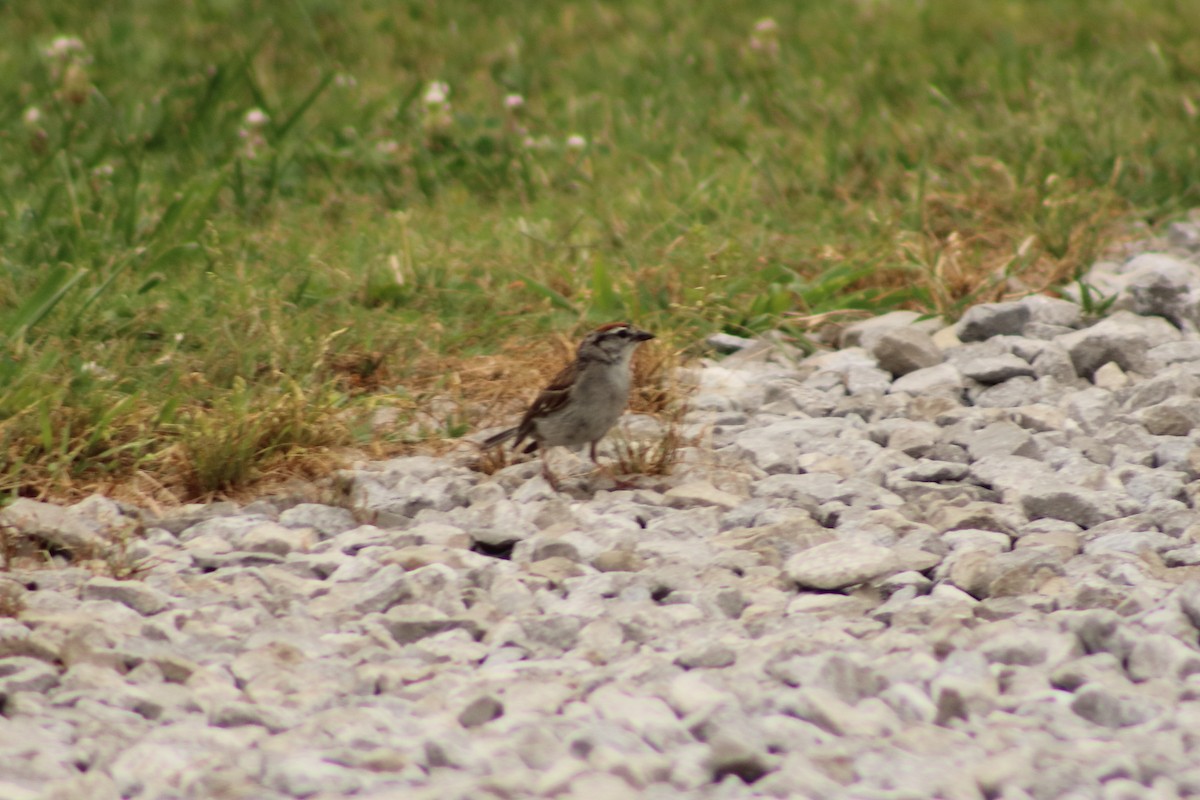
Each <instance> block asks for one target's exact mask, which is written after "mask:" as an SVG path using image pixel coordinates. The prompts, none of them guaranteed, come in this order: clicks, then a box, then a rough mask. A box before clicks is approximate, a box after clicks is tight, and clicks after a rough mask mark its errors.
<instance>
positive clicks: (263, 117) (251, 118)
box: [243, 108, 271, 128]
mask: <svg viewBox="0 0 1200 800" xmlns="http://www.w3.org/2000/svg"><path fill="white" fill-rule="evenodd" d="M243 121H244V122H245V123H246V125H248V126H249V127H251V128H261V127H263V126H264V125H266V124H267V123H268V122H270V121H271V117H270V116H269V115H268V114H267V112H265V111H263V110H262V109H261V108H252V109H250V110H249V111H247V112H246V116H245V118H244V119H243Z"/></svg>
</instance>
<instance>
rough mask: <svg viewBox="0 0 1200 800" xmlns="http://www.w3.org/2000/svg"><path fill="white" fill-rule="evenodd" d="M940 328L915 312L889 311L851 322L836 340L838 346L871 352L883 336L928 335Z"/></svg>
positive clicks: (939, 324)
mask: <svg viewBox="0 0 1200 800" xmlns="http://www.w3.org/2000/svg"><path fill="white" fill-rule="evenodd" d="M940 326H941V323H940V322H938V321H937V320H933V319H930V320H922V319H921V315H920V314H919V313H917V312H916V311H905V310H903V309H901V310H898V311H889V312H888V313H886V314H880V315H879V316H877V317H868V318H867V319H863V320H858V321H856V322H852V323H850V324H849V325H847V326H846V327H845V328H843V329H842V333H841V336H840V337H839V340H838V346H839V347H842V348H847V347H863V348H865V349H867V350H871V349H872V348H873V347H874V345H875V343H876V342H877V341H878V339H879V338H880V337H881V336H883V335H884V334H887V333H890V332H892V331H898V330H917V331H919V332H922V333H925V334H930V333H932V332H934V331H936V330H937V329H938V328H939V327H940Z"/></svg>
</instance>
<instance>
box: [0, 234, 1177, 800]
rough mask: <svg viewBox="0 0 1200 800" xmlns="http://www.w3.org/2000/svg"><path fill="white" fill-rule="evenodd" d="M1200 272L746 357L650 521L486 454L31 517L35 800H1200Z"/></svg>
mask: <svg viewBox="0 0 1200 800" xmlns="http://www.w3.org/2000/svg"><path fill="white" fill-rule="evenodd" d="M1197 241H1200V223H1197V222H1190V223H1179V224H1177V225H1176V226H1173V227H1172V228H1171V230H1170V232H1169V237H1168V239H1167V240H1165V241H1163V242H1159V243H1156V244H1157V245H1158V246H1159V250H1158V251H1157V252H1153V253H1148V252H1145V251H1144V248H1143V251H1140V252H1139V251H1137V250H1136V249H1134V250H1130V251H1129V253H1128V257H1127V258H1125V259H1124V260H1123V261H1121V262H1120V263H1118V262H1117V261H1112V262H1102V263H1099V264H1097V265H1096V266H1095V267H1094V268H1093V270H1092V273H1091V274H1090V275H1088V276H1087V277H1086V280H1087V282H1088V283H1089V284H1090V285H1092V286H1094V287H1097V288H1099V289H1100V290H1101V291H1107V292H1110V293H1111V294H1113V295H1114V296H1115V300H1114V302H1113V304H1112V307H1111V313H1109V314H1108V315H1107V316H1103V317H1101V318H1098V319H1097V318H1090V317H1088V316H1086V315H1085V314H1083V313H1082V311H1081V308H1080V306H1079V305H1078V304H1076V303H1072V302H1068V301H1064V300H1057V299H1053V298H1041V297H1039V298H1026V299H1024V300H1020V301H1014V302H1006V303H995V304H988V305H984V306H978V307H975V308H973V309H970V310H969V311H968V312H967V314H966V315H964V317H963V319H962V320H961V321H960V322H959V323H958V324H957V325H956V326H954V328H953V329H947V328H945V327H942V328H940V329H939V328H935V327H931V326H930V321H929V320H921V319H919V318H917V317H916V316H915V315H911V314H896V315H889V316H888V317H885V318H881V320H880V321H871V322H868V323H859V324H857V325H856V326H855V327H854V328H853V330H850V331H848V332H847V334H846V335H844V336H843V339H842V345H843V349H841V350H838V351H832V352H824V353H819V354H817V355H814V356H811V357H808V358H804V357H803V356H802V355H801V354H799V353H798V352H797V351H795V350H794V349H793V348H790V347H789V346H787V345H786V344H785V343H783V342H781V341H780V340H778V339H776V338H764V339H761V340H735V339H733V338H732V337H725V338H718V339H714V340H713V342H712V344H713V346H714V347H715V348H718V349H719V350H721V351H723V352H731V353H733V355H730V356H728V357H727V358H724V359H721V360H715V361H712V362H707V363H704V364H702V365H700V366H697V367H693V368H691V369H689V370H687V371H685V374H684V377H686V378H688V379H690V380H691V381H692V382H693V383H694V384H695V386H696V389H695V392H694V394H693V395H692V402H691V405H690V408H691V411H690V412H689V413H688V415H687V417H686V419H685V421H684V429H683V431H682V433H683V434H684V440H685V441H686V442H688V444H686V445H685V446H683V447H682V448H681V449H680V452H679V455H680V462H679V464H678V465H677V467H676V469H675V470H674V472H673V474H672V475H670V476H638V477H636V478H635V479H634V481H633V486H632V487H630V488H623V487H619V486H617V485H615V484H614V483H613V481H612V480H610V479H609V478H608V477H606V476H604V475H602V474H599V473H594V472H589V470H588V467H587V464H586V462H584V461H582V460H571V459H574V458H575V457H574V456H570V455H567V454H560V455H558V456H557V458H560V459H562V462H563V466H560V467H559V469H560V471H561V472H563V473H564V474H569V475H570V477H568V478H565V479H564V483H565V484H566V491H565V492H564V493H562V494H556V493H554V492H552V491H550V490H549V488H548V487H547V486H546V485H545V483H544V482H543V481H542V479H541V478H540V477H539V476H538V474H537V472H538V468H537V465H536V464H530V463H523V464H517V465H514V466H510V467H508V468H506V469H504V470H502V471H501V472H499V473H497V474H495V475H491V476H485V475H482V474H480V473H477V472H474V471H472V470H471V469H470V468H469V467H468V460H469V458H468V456H469V448H464V449H463V451H462V452H461V453H458V454H454V455H451V456H449V457H447V458H429V457H419V458H400V459H394V460H391V461H385V462H377V463H363V464H358V465H356V466H354V467H353V468H351V469H347V470H344V471H342V472H341V473H339V474H338V475H337V476H336V477H335V478H334V480H333V481H332V482H331V487H330V488H331V489H334V490H336V491H337V492H338V493H340V496H341V497H342V498H343V499H342V500H341V501H339V502H338V503H336V504H333V505H330V504H323V503H314V502H297V501H296V499H294V498H287V497H273V498H264V499H262V500H259V501H257V502H255V503H251V504H249V505H247V506H238V505H235V504H232V503H216V504H210V505H206V506H187V507H183V508H180V509H175V510H173V511H170V512H168V513H166V514H165V515H164V516H155V515H153V514H151V513H150V512H148V511H144V510H139V509H134V508H129V507H126V506H122V505H120V504H117V503H114V502H113V501H111V500H108V499H106V498H103V497H93V498H89V499H87V500H85V501H83V502H82V503H79V504H76V505H74V506H65V507H62V506H55V505H50V504H44V503H38V502H35V501H33V500H26V499H22V500H18V501H17V502H16V503H14V504H12V505H10V506H9V507H8V508H6V509H4V510H3V511H0V524H3V525H5V526H7V527H8V529H9V530H10V532H11V533H10V535H12V536H16V537H17V538H18V540H20V541H25V542H28V543H30V545H31V546H36V547H39V548H42V549H43V550H44V551H46V552H48V553H49V554H50V556H49V557H50V559H51V561H52V562H53V563H54V565H55V566H54V568H43V569H36V570H14V571H11V572H8V573H3V574H0V607H2V608H4V609H7V616H0V709H2V713H3V720H2V721H0V797H4V798H14V799H17V798H64V799H69V798H83V797H86V798H92V799H94V800H105V799H106V798H133V797H136V798H211V797H218V796H219V797H243V798H256V799H257V798H266V799H271V798H340V797H350V796H353V797H356V798H390V797H405V798H417V799H419V798H526V797H548V798H549V797H553V798H559V797H561V798H605V797H613V798H626V797H647V798H679V797H694V798H742V797H779V798H790V797H813V798H927V797H939V798H950V799H953V800H957V799H958V798H963V800H983V799H984V798H1004V799H1005V800H1018V799H1020V800H1028V799H1032V800H1043V799H1045V800H1051V799H1052V798H1083V797H1100V798H1135V797H1136V798H1141V797H1155V798H1176V797H1195V796H1200V768H1198V767H1197V766H1196V765H1197V764H1200V736H1198V735H1197V731H1200V646H1198V634H1200V513H1197V511H1196V508H1195V506H1196V502H1197V497H1198V496H1200V434H1198V433H1197V431H1196V424H1197V422H1198V421H1200V400H1198V399H1197V395H1198V394H1200V332H1198V331H1197V324H1198V323H1200V316H1198V315H1197V312H1196V308H1197V302H1196V298H1197V297H1198V296H1200V260H1198V259H1200V248H1198V247H1196V246H1195V242H1197ZM568 461H569V463H568ZM131 526H138V527H140V529H142V530H143V531H144V534H143V535H141V536H138V537H134V538H133V539H132V540H130V541H129V544H128V551H127V552H126V553H125V558H127V560H128V561H129V563H130V564H140V565H142V566H143V567H145V568H144V569H140V570H135V571H134V574H132V575H131V576H130V577H129V578H128V579H125V580H116V579H114V578H111V577H104V576H102V575H99V574H96V571H94V570H89V569H84V568H82V566H81V565H86V564H88V563H92V564H95V563H98V562H95V561H90V562H89V561H88V559H89V558H95V557H96V556H97V554H99V553H102V552H103V551H104V549H105V547H107V546H109V544H110V543H111V542H112V541H115V540H117V539H118V538H119V537H120V536H121V535H122V534H123V532H124V533H127V532H128V531H129V530H130V527H131Z"/></svg>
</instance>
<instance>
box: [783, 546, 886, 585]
mask: <svg viewBox="0 0 1200 800" xmlns="http://www.w3.org/2000/svg"><path fill="white" fill-rule="evenodd" d="M901 567H902V565H901V564H900V563H899V561H898V559H897V558H896V557H895V556H894V555H893V554H892V551H891V550H889V549H888V548H886V547H878V546H875V545H868V544H855V543H852V542H846V541H834V542H827V543H825V544H819V545H817V546H815V547H811V548H809V549H808V550H805V551H803V552H801V553H797V554H796V555H794V556H792V557H791V558H789V559H788V561H787V563H786V564H785V565H784V571H785V572H786V573H787V576H788V578H789V579H790V580H792V581H794V582H795V583H797V584H798V585H799V586H801V587H802V588H806V589H819V590H825V591H831V590H835V589H845V588H847V587H850V586H854V585H857V584H860V583H866V582H868V581H871V580H874V579H875V578H878V577H880V576H883V575H888V574H891V573H894V572H902V571H903V569H902V568H901Z"/></svg>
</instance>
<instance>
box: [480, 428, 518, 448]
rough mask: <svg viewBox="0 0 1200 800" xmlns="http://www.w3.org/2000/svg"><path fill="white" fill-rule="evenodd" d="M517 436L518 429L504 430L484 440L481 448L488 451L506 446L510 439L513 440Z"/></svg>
mask: <svg viewBox="0 0 1200 800" xmlns="http://www.w3.org/2000/svg"><path fill="white" fill-rule="evenodd" d="M516 435H517V429H516V428H508V429H507V430H503V431H500V432H499V433H495V434H492V435H491V436H489V437H488V438H486V439H484V440H483V442H482V443H481V444H480V445H479V446H480V447H482V448H483V449H485V450H488V449H490V448H493V447H498V446H500V445H502V444H504V443H505V442H507V441H508V440H509V439H511V438H513V437H514V436H516Z"/></svg>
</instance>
